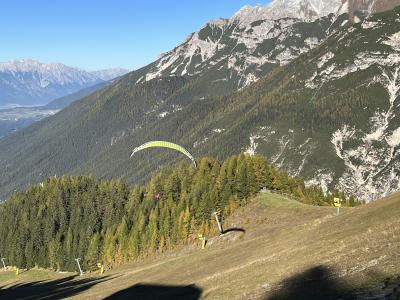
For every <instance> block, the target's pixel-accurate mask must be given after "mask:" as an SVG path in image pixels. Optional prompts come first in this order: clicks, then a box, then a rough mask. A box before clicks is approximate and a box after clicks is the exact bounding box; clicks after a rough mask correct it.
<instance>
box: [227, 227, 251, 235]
mask: <svg viewBox="0 0 400 300" xmlns="http://www.w3.org/2000/svg"><path fill="white" fill-rule="evenodd" d="M228 232H242V233H246V230H245V229H244V228H237V227H232V228H228V229H225V230H223V231H222V234H225V233H228Z"/></svg>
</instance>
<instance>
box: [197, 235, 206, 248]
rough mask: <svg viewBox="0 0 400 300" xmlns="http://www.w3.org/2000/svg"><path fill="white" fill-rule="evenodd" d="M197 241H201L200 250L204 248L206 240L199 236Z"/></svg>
mask: <svg viewBox="0 0 400 300" xmlns="http://www.w3.org/2000/svg"><path fill="white" fill-rule="evenodd" d="M199 240H200V241H201V249H204V248H206V238H205V237H204V236H203V235H202V234H199Z"/></svg>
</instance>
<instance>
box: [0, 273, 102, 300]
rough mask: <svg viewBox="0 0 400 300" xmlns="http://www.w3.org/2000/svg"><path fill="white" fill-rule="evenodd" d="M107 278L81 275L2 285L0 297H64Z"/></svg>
mask: <svg viewBox="0 0 400 300" xmlns="http://www.w3.org/2000/svg"><path fill="white" fill-rule="evenodd" d="M107 280H109V278H108V277H102V278H82V279H79V276H69V277H65V278H62V279H57V280H50V281H35V282H29V283H17V284H14V285H12V286H9V285H8V286H7V287H4V286H0V299H1V300H9V299H10V300H11V299H13V300H14V299H22V298H23V299H26V300H31V299H32V300H33V299H46V300H53V299H64V298H67V297H71V296H74V295H77V294H80V293H82V292H83V291H85V290H87V289H89V288H91V287H92V286H94V285H96V284H98V283H101V282H104V281H107Z"/></svg>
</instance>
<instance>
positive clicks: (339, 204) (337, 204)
mask: <svg viewBox="0 0 400 300" xmlns="http://www.w3.org/2000/svg"><path fill="white" fill-rule="evenodd" d="M341 201H342V200H341V199H340V198H336V197H335V198H333V205H334V206H335V207H336V214H337V215H339V214H340V207H341V206H342V204H341V203H340V202H341Z"/></svg>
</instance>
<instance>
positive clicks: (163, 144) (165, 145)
mask: <svg viewBox="0 0 400 300" xmlns="http://www.w3.org/2000/svg"><path fill="white" fill-rule="evenodd" d="M154 147H161V148H169V149H173V150H176V151H179V152H181V153H183V154H185V155H186V156H187V157H188V158H189V159H190V160H191V161H192V162H193V164H194V167H195V168H196V167H197V164H196V161H195V159H194V157H193V156H192V155H191V154H190V153H189V151H187V150H186V149H185V148H183V147H182V146H179V145H177V144H174V143H170V142H165V141H151V142H147V143H144V144H143V145H140V146H139V147H136V148H135V149H133V151H132V154H131V157H132V156H133V155H134V154H135V153H136V152H139V151H141V150H143V149H147V148H154Z"/></svg>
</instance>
